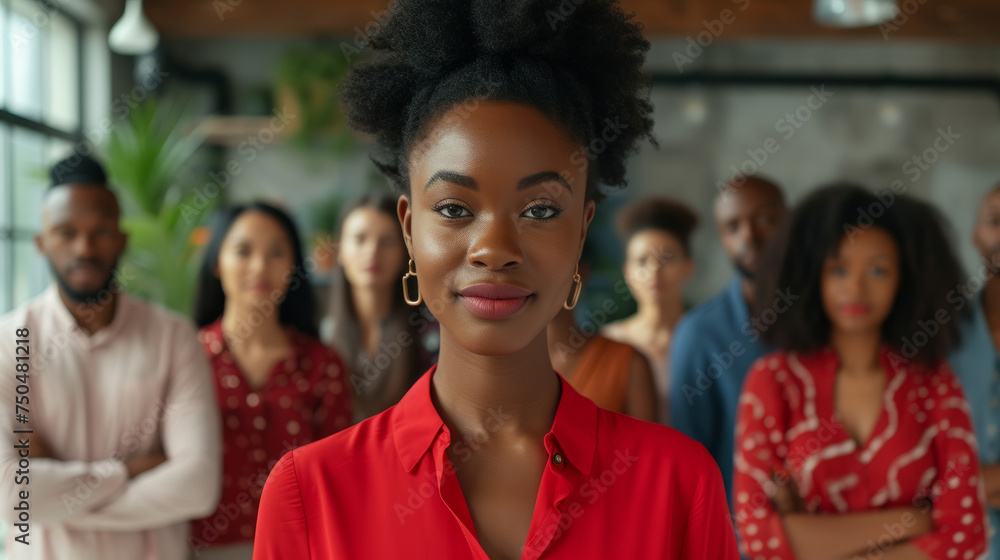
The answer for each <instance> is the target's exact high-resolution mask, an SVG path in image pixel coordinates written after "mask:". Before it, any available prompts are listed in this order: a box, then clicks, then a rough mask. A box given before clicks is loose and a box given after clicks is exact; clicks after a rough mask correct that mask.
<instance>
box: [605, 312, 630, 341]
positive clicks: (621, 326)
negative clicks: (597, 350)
mask: <svg viewBox="0 0 1000 560" xmlns="http://www.w3.org/2000/svg"><path fill="white" fill-rule="evenodd" d="M628 321H629V318H625V319H618V320H617V321H612V322H610V323H608V324H606V325H604V326H603V327H601V330H600V335H601V336H603V337H604V338H607V339H609V340H613V341H615V342H621V341H622V339H623V338H624V335H625V330H626V326H627V325H628Z"/></svg>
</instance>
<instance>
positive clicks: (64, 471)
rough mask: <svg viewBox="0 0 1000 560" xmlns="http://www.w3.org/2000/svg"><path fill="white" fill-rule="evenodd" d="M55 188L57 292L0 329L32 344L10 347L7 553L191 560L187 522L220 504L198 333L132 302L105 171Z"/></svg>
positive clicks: (86, 165)
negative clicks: (121, 265)
mask: <svg viewBox="0 0 1000 560" xmlns="http://www.w3.org/2000/svg"><path fill="white" fill-rule="evenodd" d="M51 180H52V184H51V185H52V186H51V188H49V189H48V191H47V192H46V193H45V199H44V201H43V204H42V222H41V223H42V231H41V233H39V234H38V235H37V236H36V237H35V245H36V247H37V249H38V252H39V253H41V255H42V256H43V257H44V258H45V259H46V261H47V262H48V265H49V267H50V269H51V271H52V275H53V277H54V279H55V281H54V282H53V283H52V284H51V285H50V286H49V287H48V288H47V289H46V290H45V291H44V292H43V293H42V295H40V296H38V297H36V298H34V299H32V300H31V301H29V302H26V303H25V304H24V305H21V306H20V307H18V308H17V309H15V310H14V311H11V312H10V313H7V314H6V315H4V316H3V317H0V325H2V329H3V332H4V333H10V334H11V335H13V334H14V333H17V335H16V336H17V338H18V339H20V340H23V342H18V344H17V350H15V345H14V344H5V345H3V347H0V356H2V358H3V363H5V364H7V366H5V367H6V368H7V369H8V373H7V374H5V375H3V376H0V395H2V397H3V403H4V405H3V406H4V413H3V414H2V416H0V425H2V426H3V433H4V435H5V437H6V438H7V439H6V440H5V445H3V446H0V447H2V451H0V475H2V479H0V497H2V503H3V507H2V510H3V517H4V520H5V521H6V522H8V523H22V524H23V525H21V527H22V529H23V530H21V529H18V526H17V525H12V526H11V527H10V532H8V534H7V544H6V546H7V551H8V553H9V554H10V556H11V557H12V558H25V559H48V560H54V559H61V558H74V559H80V560H107V559H121V560H133V559H135V558H148V559H150V560H185V559H187V558H188V548H187V538H188V523H189V520H190V519H192V518H197V517H201V516H203V515H206V514H207V513H209V512H210V511H212V510H213V509H214V508H215V506H216V504H217V503H218V499H219V477H220V468H219V457H220V453H219V451H220V449H219V447H220V445H219V414H218V411H217V410H216V406H215V402H214V400H215V399H214V391H213V389H212V382H211V377H210V374H209V370H208V364H207V363H206V361H205V356H204V354H203V353H202V352H201V348H200V346H199V345H198V340H197V338H196V336H195V331H194V329H193V328H192V326H191V324H190V322H189V321H187V320H186V319H184V318H183V317H181V316H180V315H178V314H176V313H173V312H169V311H166V310H164V309H162V308H160V307H159V306H156V305H153V304H149V303H146V302H143V301H140V300H136V299H133V298H131V297H129V296H128V295H127V294H126V293H125V291H124V287H125V285H126V284H127V283H128V280H127V279H128V276H127V275H124V274H123V275H122V279H121V280H120V279H119V278H118V270H117V267H118V259H119V257H120V256H121V254H122V252H123V251H124V250H125V246H126V241H127V239H126V235H125V234H124V233H123V232H122V231H121V229H120V228H119V218H120V210H119V206H118V200H117V198H116V196H115V194H114V193H113V192H112V191H111V190H110V189H109V188H108V186H107V184H106V176H105V173H104V169H103V168H102V167H101V165H100V164H99V163H98V162H97V161H95V160H93V159H91V158H89V157H85V156H82V155H79V154H74V155H72V156H70V157H69V158H67V159H65V160H62V161H60V162H59V163H57V164H56V165H55V166H54V167H53V168H52V170H51ZM12 340H13V339H12ZM21 348H23V349H24V350H21ZM16 356H29V357H30V358H31V359H30V360H27V361H22V360H20V359H16ZM23 363H26V364H27V367H24V368H22V367H20V365H19V364H23ZM15 364H18V366H17V367H16V370H17V372H18V373H15ZM15 375H23V377H22V378H21V379H18V377H16V376H15ZM24 389H27V391H26V390H24ZM15 397H16V398H17V401H15ZM15 402H17V403H18V404H19V405H20V406H19V407H18V408H17V409H16V410H17V412H18V414H23V415H22V416H18V417H17V418H18V420H17V421H16V420H15V405H14V403H15ZM16 429H28V430H33V433H31V434H30V435H22V434H15V433H14V430H16ZM21 438H26V439H21ZM29 453H30V457H27V458H26V457H25V456H26V455H27V454H29ZM18 508H19V509H18ZM19 537H20V538H19ZM15 539H17V540H15ZM21 539H23V540H21Z"/></svg>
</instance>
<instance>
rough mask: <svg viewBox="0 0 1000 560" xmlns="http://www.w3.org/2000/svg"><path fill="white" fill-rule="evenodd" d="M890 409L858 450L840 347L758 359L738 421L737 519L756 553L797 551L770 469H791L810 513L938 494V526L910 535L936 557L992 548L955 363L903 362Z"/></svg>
mask: <svg viewBox="0 0 1000 560" xmlns="http://www.w3.org/2000/svg"><path fill="white" fill-rule="evenodd" d="M880 360H881V363H882V367H883V368H884V369H885V371H886V372H887V379H886V388H885V394H884V396H883V404H882V411H881V413H880V416H879V418H878V420H877V422H876V424H875V429H874V431H873V432H872V434H871V436H869V438H868V440H867V441H866V442H865V443H864V445H862V446H861V447H860V448H859V447H858V446H857V444H856V443H855V441H854V439H853V438H852V437H851V436H850V434H849V433H848V432H847V430H846V429H845V428H844V426H843V424H841V423H840V422H839V421H838V420H837V419H836V416H835V412H834V399H833V396H834V383H835V380H836V374H837V370H838V369H839V367H840V366H839V360H838V357H837V354H836V353H835V352H834V351H833V350H832V349H826V350H823V351H821V352H817V353H814V354H810V355H797V354H786V353H782V352H776V353H774V354H770V355H768V356H765V357H763V358H761V359H759V360H757V362H756V363H754V366H753V367H752V368H751V370H750V372H749V373H748V374H747V379H746V382H745V385H744V387H743V393H742V395H741V396H740V408H739V416H738V421H737V425H736V456H735V463H736V477H735V483H734V493H735V495H736V524H737V528H738V531H739V534H740V543H741V549H742V550H741V551H742V552H743V554H744V555H745V556H747V557H749V558H751V559H757V558H766V559H768V560H771V559H774V558H782V559H789V560H790V559H793V558H795V555H794V553H793V551H792V548H791V546H790V545H789V541H788V538H787V536H786V534H785V531H784V528H783V525H782V521H781V516H780V514H778V513H777V511H776V510H775V509H774V507H773V505H772V503H771V501H770V499H769V498H768V496H769V493H768V492H767V490H766V488H768V487H771V486H772V485H773V483H771V482H770V480H771V474H772V467H773V466H775V465H780V466H782V467H783V468H784V469H785V470H786V471H787V472H788V473H789V474H790V475H791V477H792V479H793V480H794V482H795V484H796V485H797V487H798V491H799V494H800V495H801V496H802V498H803V501H804V502H805V505H806V508H807V509H808V511H809V512H812V513H825V514H837V513H846V512H860V511H865V510H875V509H884V508H895V507H906V506H915V505H917V506H919V505H920V504H921V503H922V500H923V499H925V498H929V499H930V500H931V501H932V504H933V505H932V506H931V507H932V516H933V519H934V523H935V526H936V528H935V530H934V531H933V532H931V533H928V534H926V535H923V536H921V537H918V538H916V539H913V540H911V541H910V542H911V543H912V544H914V545H915V546H917V547H918V548H920V549H921V550H922V551H923V552H924V554H926V555H927V556H928V557H930V558H935V559H940V560H950V559H959V560H968V559H970V558H978V557H979V556H980V555H981V554H982V552H983V551H984V550H985V548H986V531H985V524H984V523H985V522H984V509H983V500H982V496H981V494H980V493H981V489H980V480H979V464H978V461H977V460H976V457H977V453H976V440H975V436H974V435H973V431H972V422H971V420H970V411H969V405H968V403H967V402H966V400H965V395H964V393H963V392H962V388H961V385H960V384H959V381H958V379H957V378H956V377H955V376H954V374H953V373H952V372H951V370H950V369H949V368H948V366H947V364H942V365H941V366H940V367H938V368H935V369H926V368H918V367H915V366H912V365H911V366H905V365H902V364H898V363H896V360H893V359H892V354H891V353H890V352H889V351H888V350H887V349H883V350H882V351H881V356H880Z"/></svg>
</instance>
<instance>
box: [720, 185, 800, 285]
mask: <svg viewBox="0 0 1000 560" xmlns="http://www.w3.org/2000/svg"><path fill="white" fill-rule="evenodd" d="M713 213H714V215H715V227H716V229H717V230H718V232H719V239H720V240H721V241H722V248H723V249H725V251H726V255H728V256H729V260H730V261H732V262H733V264H734V265H736V268H737V270H739V272H740V275H741V276H742V279H743V281H742V291H743V299H744V300H745V301H747V302H752V301H753V299H754V281H753V276H754V274H756V271H757V262H758V261H759V260H760V255H761V253H762V252H763V250H764V245H765V244H766V243H767V240H768V239H770V237H771V234H773V233H774V230H775V228H776V227H777V226H778V223H779V222H780V221H781V218H782V217H783V216H784V215H785V201H784V197H783V196H782V194H781V191H780V190H778V188H777V187H775V186H774V185H773V184H771V183H769V182H767V181H764V180H762V179H759V178H756V177H747V179H746V181H745V182H744V183H743V184H742V185H731V186H729V187H728V188H727V189H725V190H724V191H723V192H721V193H719V196H718V197H716V199H715V206H714V208H713Z"/></svg>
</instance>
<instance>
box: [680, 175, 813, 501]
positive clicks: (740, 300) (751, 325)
mask: <svg viewBox="0 0 1000 560" xmlns="http://www.w3.org/2000/svg"><path fill="white" fill-rule="evenodd" d="M714 210H715V227H716V230H717V231H718V235H719V239H720V240H721V242H722V246H723V248H724V249H725V252H726V254H727V255H728V256H729V259H730V260H731V261H732V263H733V266H734V267H735V268H736V271H737V273H738V274H737V276H736V277H735V278H733V279H732V280H731V281H730V282H729V285H728V286H727V287H726V289H725V290H724V291H723V292H722V293H720V294H718V295H716V296H715V297H713V298H712V299H710V300H708V301H706V302H705V303H703V304H701V305H699V306H698V307H696V308H694V309H693V310H691V311H690V312H689V313H688V314H687V315H685V316H684V317H683V318H681V321H680V322H679V323H678V325H677V328H676V329H675V331H674V336H673V344H672V350H671V352H670V372H671V376H670V392H669V395H670V420H671V425H672V426H673V427H674V428H677V429H678V430H680V431H681V432H683V433H684V434H686V435H688V436H690V437H692V438H694V439H695V440H697V441H700V442H701V443H702V444H704V445H705V447H706V448H708V451H709V453H711V454H712V456H713V457H715V460H716V462H717V463H718V464H719V468H720V469H721V470H722V479H723V481H724V482H725V483H726V493H727V495H728V496H729V499H730V504H732V474H733V426H735V424H736V408H737V402H738V400H739V395H740V389H741V388H742V386H743V378H744V376H745V375H746V372H747V370H748V369H749V368H750V365H751V364H753V362H754V360H756V359H757V358H759V357H760V356H763V355H764V354H765V353H767V348H766V346H765V345H764V344H763V343H762V342H761V340H760V336H761V332H762V331H763V329H766V328H767V327H766V325H762V324H761V322H760V318H757V317H753V318H752V317H751V316H750V308H749V306H750V302H752V301H753V298H754V295H755V294H756V280H757V273H758V261H759V257H760V254H761V252H762V251H763V250H764V245H765V243H766V242H767V240H768V239H769V238H770V237H771V234H772V233H774V230H775V228H776V227H777V225H778V222H779V221H780V220H781V219H782V218H783V217H784V214H785V199H784V196H783V195H782V192H781V190H780V189H779V188H778V186H777V185H775V184H774V183H772V182H770V181H768V180H766V179H763V178H760V177H747V178H745V179H743V180H742V181H741V182H737V183H732V184H729V185H727V186H726V188H725V189H723V190H722V191H721V192H720V193H719V194H718V195H717V196H716V199H715V207H714ZM789 289H791V290H794V289H795V286H790V287H788V288H785V291H784V292H782V293H781V294H774V297H775V298H776V299H775V302H774V304H775V306H776V308H780V309H787V307H788V306H789V305H792V304H793V303H794V300H792V299H791V298H793V297H794V294H789V293H787V292H788V290H789Z"/></svg>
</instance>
